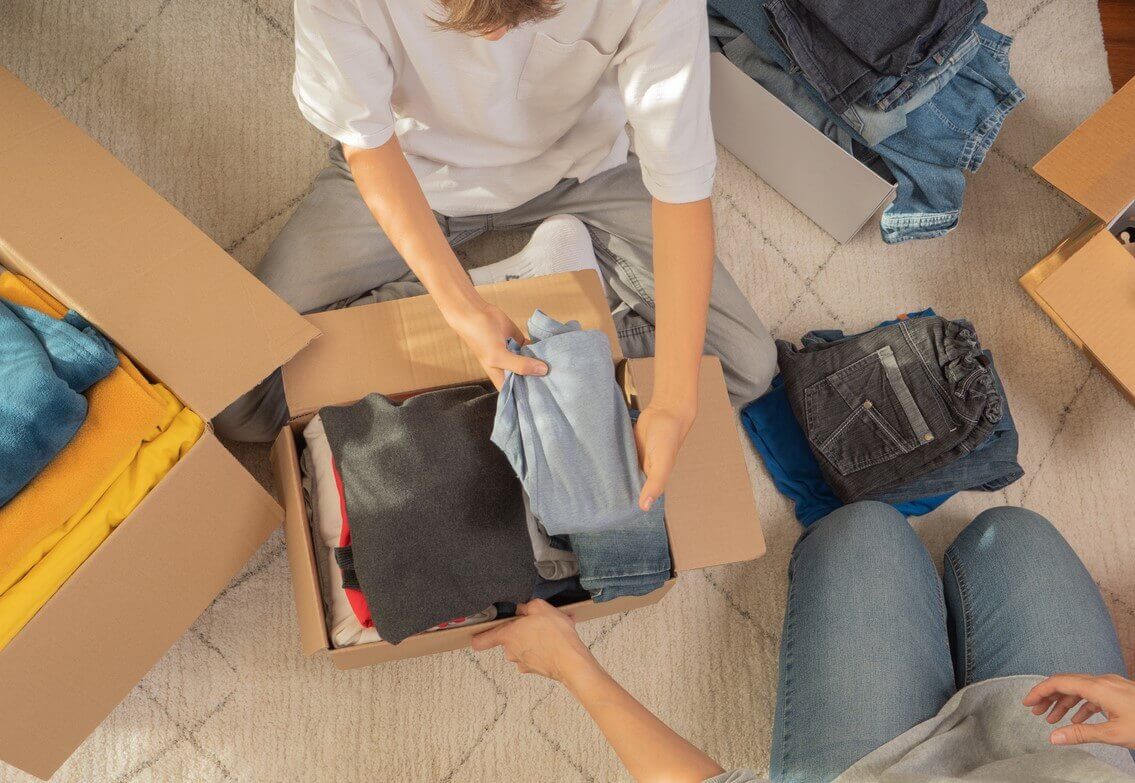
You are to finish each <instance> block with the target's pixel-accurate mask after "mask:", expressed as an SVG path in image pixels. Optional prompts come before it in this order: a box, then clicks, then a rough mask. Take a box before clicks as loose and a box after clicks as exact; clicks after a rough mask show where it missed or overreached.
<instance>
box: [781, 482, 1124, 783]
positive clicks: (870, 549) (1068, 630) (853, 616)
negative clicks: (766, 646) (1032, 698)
mask: <svg viewBox="0 0 1135 783" xmlns="http://www.w3.org/2000/svg"><path fill="white" fill-rule="evenodd" d="M789 580H790V581H789V590H788V609H787V611H786V613H785V619H784V634H783V637H782V640H781V647H780V682H779V687H778V692H777V702H776V719H775V725H774V727H773V739H772V758H771V761H770V776H771V777H772V779H773V780H775V781H778V783H779V782H780V781H809V782H810V783H811V782H814V781H819V782H821V783H826V782H827V781H830V780H832V779H833V778H835V777H836V776H837V775H839V774H840V773H841V772H843V771H844V770H846V769H847V768H848V767H850V766H851V765H852V764H854V763H855V762H856V761H858V760H859V759H861V758H863V757H864V756H866V755H867V754H868V753H870V752H871V751H873V750H875V749H876V748H878V747H880V746H881V745H883V744H885V743H887V742H889V741H890V740H892V739H894V738H895V737H897V736H898V735H900V734H902V733H903V732H905V731H906V730H907V729H910V728H912V727H913V726H915V725H917V724H918V723H921V722H922V721H924V720H926V719H927V718H930V717H932V716H933V715H935V714H936V713H937V712H938V710H939V709H941V707H942V705H943V704H945V703H946V701H947V700H948V699H949V698H950V697H951V696H952V695H953V694H954V692H955V691H956V690H957V689H958V688H960V687H965V686H966V685H968V684H970V683H973V682H978V681H981V680H985V679H989V678H992V677H1003V676H1007V675H1012V674H1039V675H1048V674H1054V673H1057V672H1062V671H1075V672H1085V673H1091V674H1104V673H1108V672H1113V673H1116V674H1124V673H1125V670H1124V664H1123V655H1122V652H1121V651H1120V647H1119V641H1118V639H1117V638H1116V634H1115V627H1114V626H1113V625H1112V622H1111V618H1110V616H1109V615H1108V612H1107V608H1106V606H1105V605H1104V602H1103V598H1102V597H1101V596H1100V593H1099V590H1098V589H1097V587H1096V585H1095V582H1093V581H1092V578H1091V576H1090V575H1089V574H1088V572H1087V570H1086V569H1085V568H1084V565H1083V564H1082V563H1081V562H1080V560H1079V558H1078V557H1076V554H1075V552H1073V551H1072V549H1071V547H1069V546H1068V544H1067V542H1065V541H1064V539H1063V537H1061V535H1060V533H1059V532H1057V530H1056V528H1054V527H1053V526H1052V525H1051V524H1050V523H1049V522H1048V521H1047V520H1045V519H1044V518H1043V517H1041V516H1039V515H1038V514H1035V513H1033V512H1031V511H1027V510H1025V509H1021V508H1013V507H1002V508H994V509H990V510H988V511H985V512H983V513H982V514H980V515H979V516H978V517H977V518H976V519H975V520H973V522H971V523H970V524H969V525H968V526H967V527H966V528H965V529H964V530H963V531H962V532H961V533H960V534H959V535H958V537H957V539H955V540H954V542H953V543H952V544H951V545H950V547H949V549H948V550H947V551H946V558H945V578H944V582H945V584H944V586H943V580H940V579H939V578H938V574H937V572H936V571H935V569H934V564H933V563H932V562H931V559H930V555H929V553H928V552H927V551H926V548H925V547H924V546H923V545H922V542H921V541H920V540H919V538H918V535H917V534H916V533H915V532H914V530H913V529H912V528H911V527H910V525H909V524H908V523H907V521H906V519H905V518H904V517H903V516H902V515H901V514H899V513H898V512H897V511H895V509H894V508H893V507H891V506H888V505H885V504H882V503H876V502H860V503H854V504H852V505H849V506H845V507H843V508H841V509H838V510H836V511H834V512H832V513H831V514H829V515H828V516H826V517H825V518H823V519H822V520H820V521H819V522H817V523H815V524H814V525H812V527H810V528H809V529H808V530H807V531H806V532H805V533H804V535H803V536H802V537H801V539H800V541H799V542H798V543H797V544H796V548H795V550H794V551H793V553H792V561H791V564H790V566H789Z"/></svg>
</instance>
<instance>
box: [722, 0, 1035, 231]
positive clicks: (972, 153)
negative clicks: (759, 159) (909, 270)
mask: <svg viewBox="0 0 1135 783" xmlns="http://www.w3.org/2000/svg"><path fill="white" fill-rule="evenodd" d="M708 10H709V15H710V37H711V39H712V40H711V44H712V46H713V47H714V49H715V50H717V51H720V52H721V53H722V54H724V55H725V56H726V57H727V58H728V59H729V60H730V61H731V62H733V63H734V64H735V65H737V66H738V67H739V68H740V69H741V70H743V71H745V73H747V74H748V75H749V76H751V77H752V78H753V79H754V80H756V81H757V82H758V83H760V84H761V86H763V87H764V88H765V89H767V90H768V91H769V92H771V93H772V94H773V95H775V96H776V97H777V98H778V99H779V100H780V101H781V102H782V103H784V104H785V105H787V106H788V107H789V108H791V109H793V110H794V111H796V113H797V114H799V115H800V116H801V117H803V118H804V119H805V120H807V121H808V122H809V123H811V124H812V125H814V126H815V127H817V128H819V129H820V130H821V131H823V132H824V133H825V134H827V135H828V136H829V138H831V139H832V140H833V141H836V142H837V143H839V144H840V145H841V146H843V147H844V149H845V150H847V152H849V153H851V154H853V155H855V156H856V157H857V158H859V159H860V160H861V161H862V162H863V163H865V164H866V165H869V166H871V167H872V168H875V169H876V170H878V171H879V172H880V173H882V174H884V175H886V176H889V178H890V179H891V180H892V181H893V182H895V183H897V186H898V187H897V193H896V196H895V200H894V202H893V203H892V204H891V205H890V206H888V207H887V209H886V210H885V211H884V212H883V216H882V223H881V229H882V235H883V240H884V241H885V242H889V243H896V242H903V241H906V240H910V239H929V238H932V237H938V236H942V235H943V234H945V233H947V232H948V231H950V230H951V229H953V228H954V227H955V226H956V225H957V223H958V217H959V215H960V212H961V206H962V198H963V196H964V194H965V177H964V175H963V172H965V171H977V170H978V168H979V167H980V166H981V164H982V163H983V162H984V159H985V155H986V154H987V153H988V151H989V149H990V147H992V146H993V142H994V140H995V139H996V138H997V135H998V133H999V132H1000V130H1001V126H1002V124H1003V122H1004V120H1005V117H1006V116H1007V115H1008V113H1009V112H1010V111H1011V110H1012V109H1013V108H1014V107H1016V106H1017V105H1018V104H1019V103H1020V102H1021V101H1022V100H1024V97H1025V95H1024V92H1023V91H1022V90H1021V89H1020V88H1019V87H1018V86H1017V84H1016V82H1014V81H1013V79H1012V78H1011V77H1010V76H1009V47H1010V45H1011V44H1012V40H1013V39H1012V38H1010V37H1009V36H1007V35H1002V34H1001V33H999V32H997V31H996V30H993V29H991V28H989V27H987V26H986V25H984V24H982V23H981V20H982V19H983V18H984V17H985V13H986V6H985V3H984V2H982V0H914V2H911V1H910V0H869V1H866V2H865V1H864V0H834V1H833V0H767V2H764V3H763V4H762V3H755V2H752V0H708Z"/></svg>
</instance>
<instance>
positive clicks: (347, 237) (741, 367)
mask: <svg viewBox="0 0 1135 783" xmlns="http://www.w3.org/2000/svg"><path fill="white" fill-rule="evenodd" d="M650 205H651V198H650V194H649V193H648V192H647V190H646V187H645V186H644V185H643V183H642V175H641V173H640V171H639V165H638V158H636V157H634V156H633V155H632V156H630V158H629V159H628V160H627V162H626V163H625V164H623V165H622V166H619V167H617V168H614V169H611V170H610V171H606V172H604V173H602V174H599V175H597V176H595V177H592V178H591V179H589V180H587V181H586V182H579V181H578V180H575V179H565V180H562V181H561V182H560V183H559V184H558V185H556V187H554V188H552V190H550V191H548V192H547V193H545V194H543V195H541V196H537V197H536V198H534V199H532V200H531V201H529V202H527V203H525V204H522V205H520V206H519V207H516V208H515V209H510V210H508V211H507V212H500V213H497V214H493V215H475V216H469V217H448V216H446V215H439V214H436V213H435V215H436V217H437V221H438V225H439V226H440V227H441V230H442V232H443V233H444V234H445V236H446V238H447V239H448V240H449V244H450V245H451V246H452V247H454V248H457V247H459V246H461V245H462V244H463V243H465V242H468V241H470V240H471V239H473V238H474V237H477V236H479V235H481V234H483V233H485V232H486V231H492V230H494V229H507V230H513V229H524V228H528V227H534V226H536V225H537V224H538V223H540V222H541V221H542V220H544V219H545V218H548V217H551V216H552V215H559V214H570V215H575V216H576V217H578V218H579V219H580V220H582V221H583V222H584V223H585V224H587V227H588V228H589V229H590V231H591V235H592V239H593V243H594V245H595V253H596V256H597V257H598V259H599V264H600V266H601V267H602V270H603V275H604V278H605V280H606V282H607V290H608V299H609V300H610V305H611V312H612V315H613V316H614V318H615V325H616V327H617V330H618V336H619V343H620V345H621V346H622V349H623V353H624V354H625V355H626V356H628V357H640V356H653V355H654V268H653V264H652V255H653V253H652V241H653V236H652V230H651V208H650ZM256 276H257V277H259V278H260V280H261V281H262V282H263V283H264V284H265V285H267V286H268V287H269V288H270V289H272V290H273V291H275V292H276V294H277V295H278V296H280V297H281V298H282V299H283V300H284V301H285V302H287V303H288V304H290V305H291V306H292V307H294V308H295V309H296V310H298V311H299V312H301V313H311V312H317V311H320V310H327V309H331V308H335V307H346V306H350V305H356V304H366V303H370V302H376V301H386V300H390V299H399V298H402V297H407V296H417V295H419V294H424V293H425V292H426V291H425V289H424V288H423V286H422V284H421V283H419V282H418V281H417V279H416V278H415V277H414V275H413V273H412V272H411V271H410V268H409V267H408V266H406V262H405V261H403V260H402V257H401V256H400V255H399V254H398V251H396V250H395V249H394V246H393V245H392V244H391V243H390V240H389V239H387V238H386V235H385V234H384V233H383V231H382V229H381V228H380V227H379V225H378V223H377V222H375V219H374V217H373V216H372V215H371V213H370V210H369V209H368V208H367V206H366V204H365V203H363V200H362V197H361V196H360V195H359V191H358V189H357V188H356V187H355V181H354V179H353V178H352V177H351V170H350V168H349V167H348V166H347V163H346V161H345V160H344V159H343V154H342V151H341V150H340V148H339V146H338V145H335V146H334V147H333V148H332V149H331V164H330V165H329V166H328V167H327V168H325V169H324V170H323V171H321V172H320V173H319V175H318V176H317V177H316V178H315V184H314V186H313V188H312V190H311V192H310V193H309V194H308V195H307V196H306V197H305V198H304V200H303V201H302V202H300V204H299V206H298V207H296V210H295V212H294V213H293V214H292V216H291V218H290V219H289V220H288V223H287V225H285V226H284V228H283V230H282V231H281V232H280V234H279V236H277V237H276V239H275V241H273V242H272V245H271V247H269V248H268V252H267V253H266V254H265V256H264V259H263V260H262V261H261V263H260V266H259V268H258V269H257V270H256ZM705 350H706V352H708V353H711V354H714V355H716V356H718V357H720V358H721V363H722V365H723V366H724V368H725V381H726V384H727V385H728V387H729V394H730V396H731V397H732V399H733V402H734V404H737V405H740V404H743V403H745V402H748V401H749V400H752V399H754V398H755V397H757V396H759V395H760V394H762V393H763V392H764V391H765V389H767V388H768V385H769V383H770V382H771V380H772V377H773V375H774V374H775V373H776V349H775V347H774V346H773V342H772V338H771V337H769V333H768V330H767V329H766V328H765V327H764V325H763V324H762V323H761V321H760V319H759V318H758V317H757V314H756V313H755V312H753V308H752V306H751V305H750V304H749V302H748V300H746V299H745V296H744V294H742V293H741V290H740V289H739V288H737V284H736V283H735V282H734V281H733V278H732V277H731V276H730V275H729V272H728V271H726V269H725V267H723V266H722V265H721V262H720V261H715V262H714V271H713V288H712V291H711V293H710V303H709V318H708V322H707V325H706V335H705ZM286 421H287V404H286V401H285V398H284V391H283V385H282V383H281V378H280V372H279V371H278V370H277V371H276V372H275V373H273V374H272V375H270V376H269V377H268V378H267V379H265V380H264V381H263V382H262V383H261V384H260V385H259V386H257V387H256V388H255V389H253V390H252V391H250V392H248V393H247V394H246V395H244V396H243V397H241V398H240V399H239V400H237V401H236V402H234V403H233V404H232V405H230V406H229V407H228V408H227V409H225V410H224V411H223V412H221V414H220V415H218V416H217V418H216V419H215V420H214V422H213V425H214V428H215V429H216V431H217V432H218V433H219V434H221V435H222V436H224V437H227V438H230V439H233V440H247V441H268V440H272V439H273V438H275V436H276V435H277V434H278V433H279V430H280V427H282V426H283V424H284V423H285V422H286Z"/></svg>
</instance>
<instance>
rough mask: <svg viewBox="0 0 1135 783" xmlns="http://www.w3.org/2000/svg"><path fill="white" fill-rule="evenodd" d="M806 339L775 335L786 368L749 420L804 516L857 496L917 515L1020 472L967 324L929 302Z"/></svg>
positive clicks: (1004, 412) (988, 363)
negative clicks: (858, 327) (855, 330)
mask: <svg viewBox="0 0 1135 783" xmlns="http://www.w3.org/2000/svg"><path fill="white" fill-rule="evenodd" d="M801 342H802V345H801V346H799V347H798V346H796V345H793V344H792V343H789V342H785V341H784V340H778V341H777V359H778V362H779V364H780V375H778V376H777V377H776V378H775V379H774V380H773V384H772V389H771V390H770V391H769V392H767V393H766V394H765V395H764V396H762V397H760V398H758V399H757V400H755V401H753V402H751V403H749V404H748V405H747V406H745V408H744V409H743V410H742V412H741V420H742V422H743V424H744V425H745V430H746V431H747V432H748V434H749V437H750V439H751V440H752V441H753V445H754V446H755V447H756V450H757V453H758V454H759V455H760V457H761V459H762V460H763V461H764V463H765V467H766V468H767V469H768V471H769V474H770V475H771V476H772V479H773V483H775V484H776V487H777V489H779V490H780V491H781V493H783V494H784V495H786V496H788V497H789V498H791V499H792V500H793V501H794V502H795V504H796V518H797V519H798V520H800V522H801V523H803V524H804V525H810V524H812V523H813V522H815V521H816V520H818V519H820V518H821V517H823V516H825V515H826V514H828V513H829V512H831V511H833V510H834V509H836V508H838V507H839V506H841V505H843V504H844V503H851V502H853V501H856V500H878V501H881V502H884V503H890V504H892V505H894V506H895V507H897V508H898V509H899V510H900V511H902V512H903V513H904V514H906V515H907V516H918V515H920V514H925V513H928V512H930V511H933V510H934V509H935V508H937V507H938V506H940V505H942V504H943V503H945V502H946V500H947V499H949V498H950V497H951V496H952V495H953V494H954V493H956V492H959V491H962V490H974V491H984V492H993V491H996V490H999V489H1003V488H1004V487H1007V486H1009V485H1010V484H1012V483H1013V482H1014V481H1016V480H1017V479H1019V478H1020V477H1021V476H1023V475H1024V471H1023V470H1022V469H1021V466H1020V465H1019V464H1018V463H1017V443H1018V439H1017V430H1016V428H1015V427H1014V425H1013V419H1012V416H1010V414H1009V401H1008V400H1007V399H1006V397H1005V389H1004V387H1003V386H1002V385H1001V379H1000V378H999V377H998V375H997V370H996V368H995V366H994V364H993V354H992V353H990V352H989V351H987V350H983V349H982V347H981V344H980V342H979V341H978V337H977V332H976V331H975V329H974V327H973V324H971V323H969V322H968V321H963V320H957V321H951V320H947V319H945V318H941V317H939V316H938V315H936V314H935V313H934V311H933V310H922V311H921V312H916V313H908V314H906V315H904V316H901V317H900V318H898V319H896V320H892V321H884V322H883V323H881V324H879V325H878V326H877V327H875V328H874V329H871V330H869V331H867V332H863V333H861V334H856V335H845V334H844V333H843V332H842V331H839V330H822V331H812V332H808V333H807V334H806V335H804V337H803V339H802V341H801Z"/></svg>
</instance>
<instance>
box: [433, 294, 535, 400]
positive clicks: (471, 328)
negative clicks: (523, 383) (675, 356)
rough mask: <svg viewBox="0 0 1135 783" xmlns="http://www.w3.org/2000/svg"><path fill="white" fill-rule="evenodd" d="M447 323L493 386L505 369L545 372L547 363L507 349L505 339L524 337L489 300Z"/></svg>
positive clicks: (500, 381)
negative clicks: (470, 352)
mask: <svg viewBox="0 0 1135 783" xmlns="http://www.w3.org/2000/svg"><path fill="white" fill-rule="evenodd" d="M449 323H450V325H451V326H452V327H453V328H454V330H456V332H457V333H458V334H459V335H460V336H461V339H463V340H464V341H465V343H466V344H467V345H468V346H469V348H470V350H472V351H473V355H474V356H476V357H477V361H479V362H480V363H481V366H482V367H484V368H485V373H486V374H487V375H488V376H489V380H490V381H492V382H493V386H496V387H497V388H498V389H499V388H500V387H501V386H503V385H504V374H505V372H514V373H516V374H517V375H547V374H548V365H546V364H544V363H543V362H542V361H540V360H538V359H533V358H531V357H528V356H517V355H516V354H514V353H513V352H512V351H510V350H508V346H507V343H508V340H509V338H512V339H513V340H516V342H518V343H519V344H520V345H524V343H526V342H527V340H526V339H525V338H524V333H523V332H521V331H520V329H519V328H518V327H517V325H516V324H515V323H513V322H512V319H511V318H509V317H508V316H507V315H505V314H504V311H503V310H501V309H500V308H499V307H496V306H494V305H491V304H489V303H488V302H482V303H479V304H478V305H477V306H476V307H474V308H470V309H469V310H468V311H466V312H463V313H461V314H460V315H458V316H455V317H453V318H450V319H449Z"/></svg>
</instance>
